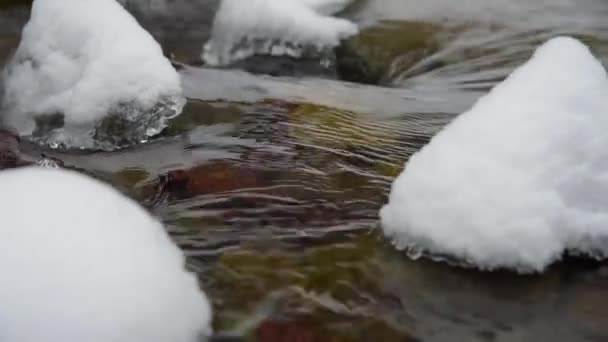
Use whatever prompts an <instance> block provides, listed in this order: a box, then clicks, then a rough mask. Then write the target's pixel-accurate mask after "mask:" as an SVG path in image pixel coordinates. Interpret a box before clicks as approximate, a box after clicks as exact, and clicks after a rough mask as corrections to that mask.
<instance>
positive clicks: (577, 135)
mask: <svg viewBox="0 0 608 342" xmlns="http://www.w3.org/2000/svg"><path fill="white" fill-rule="evenodd" d="M607 129H608V79H607V76H606V72H605V70H604V68H603V67H602V65H601V63H600V62H599V61H598V60H596V59H595V58H594V57H593V55H592V54H591V52H590V51H589V49H588V48H587V47H586V46H585V45H583V44H582V43H580V42H579V41H577V40H575V39H573V38H567V37H559V38H555V39H552V40H550V41H549V42H547V43H545V44H544V45H543V46H541V47H540V48H539V49H538V50H537V51H536V53H535V54H534V56H533V57H532V59H531V60H530V61H528V62H527V63H526V64H524V65H523V66H521V67H519V68H518V69H516V70H515V71H514V72H513V73H512V74H511V75H510V76H509V77H508V78H507V79H506V80H505V81H504V82H502V83H501V84H499V85H497V86H496V87H495V88H494V89H493V90H492V91H491V92H490V93H489V94H488V95H486V96H484V97H482V98H481V99H479V100H478V102H477V103H476V104H475V105H474V106H473V108H472V109H471V110H469V111H468V112H465V113H463V114H462V115H460V116H459V117H458V118H457V119H455V120H454V121H453V122H452V123H451V124H449V125H448V126H447V127H446V128H445V129H444V130H443V131H441V132H440V133H439V134H437V136H435V137H434V138H433V139H432V141H431V142H430V143H429V144H428V145H427V146H425V147H424V148H423V149H422V150H421V151H420V152H418V153H417V154H415V155H414V156H413V157H412V158H411V159H410V160H409V162H408V163H407V165H406V166H405V170H404V171H403V173H402V174H401V175H400V176H399V177H398V178H397V180H396V181H395V182H394V184H393V187H392V191H391V194H390V200H389V203H388V204H387V205H386V206H385V207H384V208H382V210H381V212H380V216H381V221H382V226H383V230H384V233H385V234H386V235H387V236H388V237H389V238H391V239H392V240H393V241H394V243H395V245H396V246H397V247H398V248H400V249H406V250H408V252H409V254H410V255H412V256H420V254H421V252H424V253H427V254H430V255H431V256H435V257H447V258H449V259H455V260H460V261H462V262H465V263H467V264H472V265H475V266H477V267H478V268H480V269H484V270H489V269H495V268H512V269H515V270H517V271H519V272H533V271H542V270H543V269H545V267H547V266H548V265H549V264H551V263H552V262H554V261H556V260H559V259H560V258H561V257H562V255H563V253H564V252H565V251H571V252H573V253H577V254H586V255H589V256H591V257H596V258H604V257H606V256H608V202H607V201H606V199H607V198H608V149H607V148H606V146H608V134H606V130H607Z"/></svg>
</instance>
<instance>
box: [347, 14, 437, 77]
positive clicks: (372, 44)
mask: <svg viewBox="0 0 608 342" xmlns="http://www.w3.org/2000/svg"><path fill="white" fill-rule="evenodd" d="M440 29H441V27H440V26H439V25H436V24H432V23H424V22H407V21H383V22H380V23H377V24H375V25H373V26H370V27H367V28H364V29H362V30H361V32H360V33H359V34H358V35H356V36H353V37H351V38H349V39H348V40H346V41H345V42H344V43H343V44H342V45H340V46H339V47H338V48H337V49H336V68H337V73H338V77H339V78H340V79H341V80H345V81H350V82H358V83H366V84H383V85H386V84H387V83H389V81H390V80H391V78H392V76H394V75H392V74H391V73H392V72H393V70H399V71H402V70H407V69H408V68H409V67H411V66H413V65H415V64H416V62H418V61H420V60H421V59H423V58H424V57H425V56H428V55H430V54H432V53H433V52H434V51H435V50H436V49H437V48H438V42H437V41H436V39H435V35H436V34H437V33H438V32H439V31H440Z"/></svg>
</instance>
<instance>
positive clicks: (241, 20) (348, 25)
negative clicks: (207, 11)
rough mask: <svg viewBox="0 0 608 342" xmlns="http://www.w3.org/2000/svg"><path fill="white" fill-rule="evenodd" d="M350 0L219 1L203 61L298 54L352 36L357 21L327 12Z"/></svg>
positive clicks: (217, 62) (218, 62)
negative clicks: (260, 55)
mask: <svg viewBox="0 0 608 342" xmlns="http://www.w3.org/2000/svg"><path fill="white" fill-rule="evenodd" d="M351 1H352V0H247V1H242V0H222V3H221V5H220V7H219V9H218V11H217V13H216V16H215V20H214V23H213V28H212V34H211V39H210V40H209V41H208V42H207V43H206V44H205V46H204V47H203V54H202V56H201V57H202V59H203V61H205V63H207V64H209V65H227V64H230V63H232V62H235V61H238V60H241V59H244V58H247V57H250V56H252V55H255V54H266V55H275V56H281V55H285V56H291V57H301V56H302V55H303V54H304V53H305V52H306V51H312V52H316V53H319V52H321V51H323V50H324V49H331V48H334V47H336V46H337V45H339V44H340V41H341V40H343V39H345V38H348V37H350V36H352V35H355V34H356V33H357V32H358V28H357V25H355V24H354V23H352V22H350V21H348V20H346V19H341V18H334V17H332V16H331V14H334V13H335V12H338V11H340V10H342V9H343V8H344V7H346V5H348V4H349V3H350V2H351Z"/></svg>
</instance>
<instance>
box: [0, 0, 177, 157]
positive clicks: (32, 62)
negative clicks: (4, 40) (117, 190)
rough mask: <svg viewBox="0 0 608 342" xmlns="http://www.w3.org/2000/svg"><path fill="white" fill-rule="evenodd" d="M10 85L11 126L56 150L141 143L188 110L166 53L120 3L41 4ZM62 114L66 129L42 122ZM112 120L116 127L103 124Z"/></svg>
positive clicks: (71, 0)
mask: <svg viewBox="0 0 608 342" xmlns="http://www.w3.org/2000/svg"><path fill="white" fill-rule="evenodd" d="M3 79H4V82H5V94H4V96H3V107H4V110H5V111H6V112H8V113H9V114H10V115H8V117H7V121H8V123H9V124H10V125H12V126H14V127H15V128H17V129H18V131H19V132H20V133H21V134H22V135H34V136H36V137H38V138H40V140H42V141H43V142H47V143H50V144H54V145H56V144H63V145H67V146H70V147H87V148H90V147H103V146H96V142H95V141H94V138H92V137H93V136H95V139H97V140H101V141H107V142H109V143H110V144H111V145H114V144H117V145H126V144H130V143H134V142H139V141H141V140H145V139H146V138H148V137H149V136H151V135H154V134H157V133H158V132H159V131H160V130H161V129H162V128H163V127H164V126H165V121H166V120H167V118H169V117H172V116H175V115H177V114H179V113H180V112H181V108H182V106H183V104H184V100H183V98H182V96H181V86H180V80H179V76H178V74H177V72H176V71H175V70H174V69H173V67H172V66H171V63H170V62H169V61H168V60H167V59H166V58H165V57H164V56H163V53H162V50H161V47H160V46H159V45H158V43H156V41H155V40H154V38H152V36H151V35H150V34H148V33H147V32H146V31H145V30H144V29H142V28H141V27H140V26H139V24H138V23H137V22H136V21H135V19H134V18H133V17H132V16H131V15H130V14H129V13H128V12H127V11H126V10H124V8H123V7H122V6H121V5H120V4H119V3H117V2H116V1H114V0H35V1H34V3H33V5H32V13H31V18H30V20H29V22H28V23H27V25H26V26H25V28H24V30H23V35H22V40H21V43H20V45H19V48H18V50H17V52H16V54H15V56H14V57H13V58H12V60H11V61H10V63H9V65H8V66H7V67H6V69H5V70H4V73H3ZM58 113H59V114H63V115H64V119H63V121H64V123H63V128H62V129H55V130H52V128H57V126H61V124H53V123H52V122H51V121H52V120H50V119H49V120H46V121H45V120H42V121H41V120H38V119H37V118H39V117H40V116H46V115H53V114H58ZM108 117H112V118H113V122H115V124H113V125H111V124H109V123H108V122H106V123H105V124H104V125H102V124H100V122H101V121H103V120H104V119H107V118H108ZM37 120H38V124H37V122H36V121H37ZM56 121H57V120H56ZM60 121H61V120H59V122H60ZM43 122H44V124H43ZM116 122H119V123H116ZM37 126H38V127H37ZM98 126H99V127H98ZM102 126H103V127H102ZM110 126H111V127H112V129H114V130H115V131H104V130H103V128H107V127H110ZM100 127H101V130H102V131H99V129H100ZM51 130H52V131H51ZM49 131H50V132H49Z"/></svg>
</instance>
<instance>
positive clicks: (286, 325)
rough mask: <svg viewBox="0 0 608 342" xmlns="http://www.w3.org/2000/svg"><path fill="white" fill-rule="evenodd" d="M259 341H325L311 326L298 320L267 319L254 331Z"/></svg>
mask: <svg viewBox="0 0 608 342" xmlns="http://www.w3.org/2000/svg"><path fill="white" fill-rule="evenodd" d="M256 335H257V340H258V341H259V342H326V341H327V339H325V338H323V337H322V336H320V335H319V334H318V333H317V332H316V331H315V329H314V328H313V327H311V326H309V325H307V324H304V323H299V322H281V321H271V320H267V321H264V322H262V324H260V326H259V327H258V329H257V331H256Z"/></svg>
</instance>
